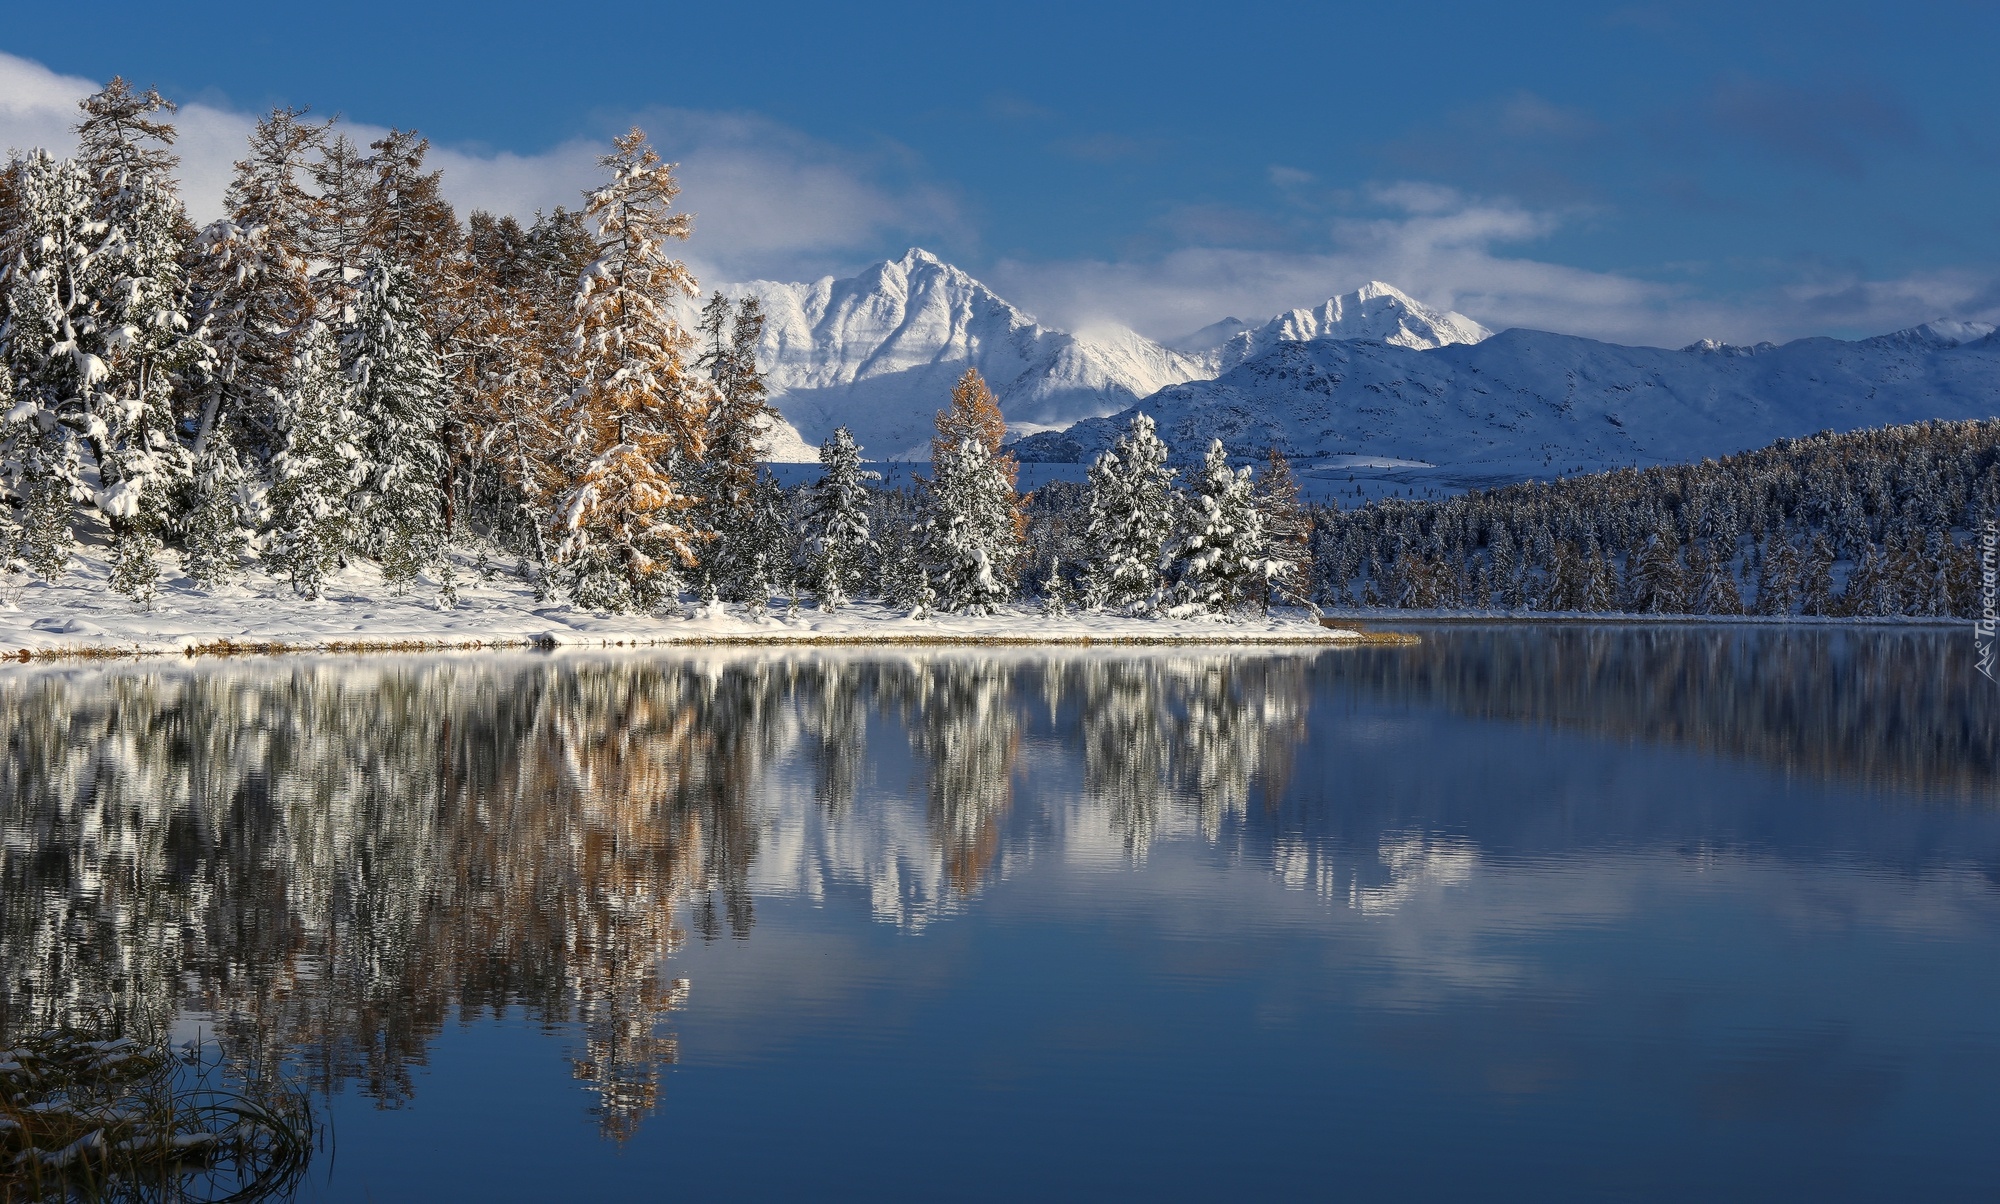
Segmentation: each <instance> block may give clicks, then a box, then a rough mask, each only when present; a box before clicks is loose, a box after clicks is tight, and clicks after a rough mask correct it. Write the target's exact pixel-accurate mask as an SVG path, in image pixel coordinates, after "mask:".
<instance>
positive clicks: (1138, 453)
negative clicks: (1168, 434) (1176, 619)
mask: <svg viewBox="0 0 2000 1204" xmlns="http://www.w3.org/2000/svg"><path fill="white" fill-rule="evenodd" d="M1089 487H1090V499H1089V502H1088V505H1089V513H1090V519H1089V525H1088V526H1087V527H1086V528H1085V531H1084V539H1085V542H1086V544H1087V546H1088V555H1089V560H1088V561H1087V563H1086V565H1085V567H1084V577H1083V601H1084V605H1085V606H1086V607H1088V608H1089V609H1092V610H1098V609H1102V608H1104V607H1114V608H1123V607H1130V606H1141V605H1149V604H1151V603H1152V602H1153V601H1154V600H1155V599H1156V598H1157V597H1158V595H1159V590H1160V584H1161V576H1160V574H1161V568H1162V564H1161V559H1162V556H1163V554H1164V552H1165V549H1166V546H1167V541H1168V539H1170V538H1171V537H1172V535H1173V531H1174V523H1175V520H1176V518H1177V516H1178V511H1179V506H1180V499H1179V494H1178V491H1177V490H1176V489H1175V488H1174V474H1173V470H1172V469H1170V468H1168V467H1167V445H1166V444H1165V443H1162V442H1161V441H1160V438H1159V436H1158V435H1157V434H1155V433H1154V426H1153V420H1152V418H1150V417H1148V416H1147V415H1145V414H1135V415H1133V416H1132V423H1131V425H1130V426H1129V427H1127V428H1126V430H1125V433H1124V434H1123V435H1120V436H1119V437H1118V441H1117V442H1116V443H1114V444H1113V445H1112V447H1111V450H1109V451H1107V452H1105V453H1104V454H1102V455H1100V456H1099V457H1098V458H1097V460H1096V462H1095V463H1093V464H1092V465H1091V466H1090V473H1089Z"/></svg>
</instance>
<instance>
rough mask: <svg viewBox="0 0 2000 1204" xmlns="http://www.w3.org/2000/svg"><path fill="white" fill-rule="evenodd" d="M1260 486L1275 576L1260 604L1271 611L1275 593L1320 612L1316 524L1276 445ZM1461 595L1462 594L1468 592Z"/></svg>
mask: <svg viewBox="0 0 2000 1204" xmlns="http://www.w3.org/2000/svg"><path fill="white" fill-rule="evenodd" d="M1257 485H1258V488H1257V491H1256V499H1257V508H1258V509H1259V510H1261V511H1262V512H1263V515H1264V537H1265V540H1266V542H1267V546H1268V556H1269V559H1270V560H1271V562H1272V566H1273V569H1272V571H1273V572H1274V573H1275V576H1273V577H1272V578H1271V586H1272V588H1271V589H1268V590H1266V591H1264V592H1263V593H1262V594H1260V595H1259V596H1258V599H1257V604H1258V606H1259V608H1260V609H1264V610H1269V609H1270V599H1271V594H1272V593H1274V592H1275V593H1276V594H1277V595H1278V600H1279V601H1280V602H1283V603H1284V604H1285V605H1287V606H1303V607H1306V608H1308V609H1316V608H1314V607H1313V605H1312V547H1311V543H1310V536H1311V534H1312V522H1311V520H1310V519H1308V518H1307V516H1306V512H1305V508H1304V507H1303V506H1301V505H1300V504H1299V482H1298V478H1297V477H1295V476H1293V475H1292V463H1291V461H1290V460H1287V459H1286V458H1285V454H1284V453H1283V452H1281V451H1279V450H1278V449H1277V447H1276V446H1273V447H1271V448H1270V449H1269V450H1268V451H1267V452H1266V453H1265V456H1264V475H1263V477H1262V478H1261V479H1259V480H1258V482H1257ZM1455 559H1458V561H1459V563H1460V564H1461V565H1462V564H1463V563H1464V562H1463V560H1462V559H1461V558H1455ZM1457 592H1459V593H1460V594H1461V595H1462V594H1463V593H1464V592H1465V591H1463V590H1460V591H1457Z"/></svg>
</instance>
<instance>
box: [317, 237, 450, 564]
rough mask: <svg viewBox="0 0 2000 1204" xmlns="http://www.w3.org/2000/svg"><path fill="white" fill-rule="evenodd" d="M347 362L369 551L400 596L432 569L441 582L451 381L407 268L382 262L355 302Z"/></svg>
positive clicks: (361, 520)
mask: <svg viewBox="0 0 2000 1204" xmlns="http://www.w3.org/2000/svg"><path fill="white" fill-rule="evenodd" d="M341 360H342V363H343V366H344V368H345V370H346V373H347V377H348V380H349V381H351V382H352V384H353V394H352V401H351V403H350V404H351V406H352V408H353V412H354V414H355V415H356V417H357V419H358V424H357V427H356V431H355V435H356V436H357V439H356V442H357V443H358V450H359V451H360V453H361V466H360V467H361V473H362V482H361V488H360V490H359V491H358V492H357V494H356V496H355V503H356V512H357V513H356V518H357V520H358V526H359V531H360V538H361V542H362V545H363V546H364V547H365V548H366V549H367V550H368V551H369V552H370V553H371V554H373V555H375V556H376V557H378V558H379V559H380V560H381V562H382V573H383V577H384V578H385V580H387V581H388V583H389V584H390V585H391V587H392V588H394V589H396V590H397V591H398V592H401V591H403V590H405V589H407V588H408V587H409V585H410V583H411V582H413V581H415V580H416V577H417V574H419V573H421V572H423V571H424V570H426V569H430V570H432V571H434V572H439V573H443V572H444V571H445V570H444V546H445V538H446V532H445V529H444V504H445V498H444V474H445V463H444V459H445V456H444V443H443V427H444V416H445V383H444V374H443V371H442V369H441V368H440V366H439V363H438V356H437V351H436V349H435V348H434V347H433V346H432V344H431V338H430V335H429V334H428V333H427V332H426V331H425V329H424V325H423V322H422V320H421V319H420V318H419V317H418V315H417V310H416V305H415V296H414V284H413V277H412V276H411V273H410V271H409V269H408V268H406V267H404V266H403V265H402V264H399V263H396V262H395V261H393V260H389V259H378V260H376V261H375V262H374V263H373V264H372V265H371V266H370V267H369V269H368V272H367V275H366V276H365V277H363V279H362V281H361V284H360V287H359V288H358V289H357V290H356V295H355V300H354V318H353V322H352V324H351V325H349V326H348V328H347V329H346V330H345V331H344V332H343V334H342V339H341Z"/></svg>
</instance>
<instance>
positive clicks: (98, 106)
mask: <svg viewBox="0 0 2000 1204" xmlns="http://www.w3.org/2000/svg"><path fill="white" fill-rule="evenodd" d="M82 107H83V111H84V117H83V120H82V121H81V122H79V124H78V125H77V136H78V144H79V149H78V156H77V157H78V162H79V163H80V164H81V165H82V166H83V167H84V169H85V171H86V172H87V173H89V175H90V177H91V179H92V181H93V182H94V184H95V188H96V202H95V213H96V216H97V217H98V219H99V220H100V221H101V222H102V223H103V225H104V230H105V233H104V240H103V245H102V248H101V250H100V252H99V254H100V256H101V257H102V259H103V261H104V273H105V276H106V287H105V295H104V298H103V301H102V302H101V305H100V322H101V323H102V324H103V326H104V327H105V329H106V331H107V336H108V337H107V339H106V346H107V352H108V353H107V356H106V359H107V361H108V368H109V370H108V372H107V375H106V379H105V383H104V387H103V390H102V392H101V393H100V394H99V395H98V398H97V399H96V400H97V406H96V409H97V410H98V418H99V420H100V423H101V427H102V432H101V434H99V435H97V436H96V437H95V438H94V440H93V448H94V450H95V451H96V452H97V459H98V464H97V468H98V488H97V491H96V494H95V496H94V500H95V501H96V503H97V506H98V508H99V510H100V511H102V513H103V514H104V516H105V518H106V520H107V522H108V523H109V524H110V527H111V531H112V535H113V539H114V542H115V545H116V546H115V549H114V563H115V568H114V571H113V575H112V581H113V585H114V587H115V588H117V589H118V590H119V591H120V592H122V593H125V594H127V595H129V596H131V597H134V598H138V599H141V600H149V599H150V597H151V596H152V593H153V590H154V586H155V582H156V580H157V578H158V569H157V566H156V563H155V554H156V552H157V551H158V549H159V546H160V536H161V534H162V532H163V531H165V530H166V529H167V528H168V526H169V524H170V520H171V518H172V515H171V513H170V502H171V499H172V497H173V496H174V494H175V493H176V492H178V491H180V490H181V489H182V488H183V487H184V485H185V484H186V482H187V481H188V479H189V473H190V469H191V459H190V457H189V456H188V454H187V452H186V450H185V449H184V448H183V447H182V446H181V443H180V440H179V437H178V435H177V432H176V430H175V401H176V391H177V388H178V386H179V384H180V382H181V381H182V380H184V379H188V378H190V377H193V376H197V375H199V374H200V373H202V372H204V371H206V370H207V368H208V367H209V366H210V362H211V360H212V356H211V354H210V352H209V349H208V347H207V344H206V342H205V340H204V339H202V338H201V337H200V335H199V333H198V332H194V331H192V330H191V329H190V321H189V310H190V304H191V302H190V298H189V293H188V280H187V273H186V269H185V267H184V266H183V260H184V258H185V254H186V250H187V246H186V243H187V236H186V231H187V229H188V221H187V215H186V212H185V211H184V210H183V209H182V207H181V203H180V199H179V197H178V196H177V195H176V193H175V190H174V183H173V175H172V172H173V170H174V167H175V166H176V163H177V160H176V159H175V157H174V155H173V153H172V150H171V149H170V148H171V147H172V145H173V142H174V137H175V131H174V127H173V126H172V124H171V123H169V122H167V121H165V120H163V119H162V118H161V117H160V114H163V113H171V112H173V109H174V106H173V105H172V104H171V103H170V102H168V101H166V100H164V99H162V98H161V97H160V95H159V93H157V92H153V91H148V92H145V93H134V92H133V91H132V89H131V88H130V87H129V86H128V85H127V84H126V83H125V81H124V80H123V79H114V80H112V81H111V84H110V86H108V87H106V88H105V89H104V90H103V91H101V92H99V93H97V94H95V95H93V96H90V97H87V98H86V99H85V100H84V101H83V104H82Z"/></svg>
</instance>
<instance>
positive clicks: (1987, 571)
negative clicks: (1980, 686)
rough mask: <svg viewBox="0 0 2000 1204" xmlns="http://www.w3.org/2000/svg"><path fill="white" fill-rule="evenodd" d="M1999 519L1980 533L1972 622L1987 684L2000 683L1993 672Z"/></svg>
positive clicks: (1999, 619)
mask: <svg viewBox="0 0 2000 1204" xmlns="http://www.w3.org/2000/svg"><path fill="white" fill-rule="evenodd" d="M1996 595H2000V520H1995V519H1991V518H1989V519H1987V520H1986V525H1985V527H1984V528H1983V529H1982V530H1981V531H1980V532H1979V617H1978V618H1977V619H1975V620H1973V623H1972V643H1973V646H1974V647H1975V648H1977V649H1978V650H1979V671H1980V672H1981V673H1984V674H1985V675H1986V680H1987V681H1994V682H2000V678H1996V677H1995V676H1994V675H1993V673H1994V652H1995V647H1994V638H1993V637H1994V632H1995V630H1996V628H2000V613H1996V611H2000V605H1996Z"/></svg>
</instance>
